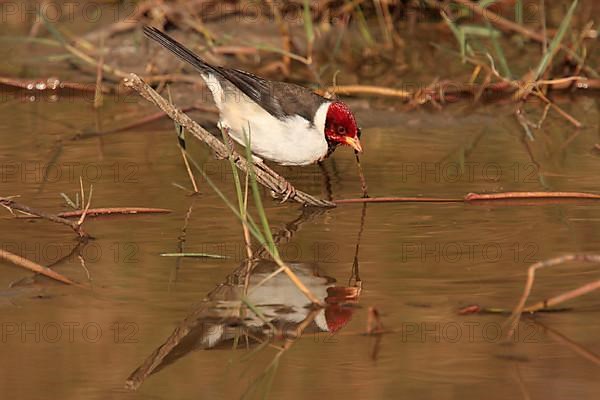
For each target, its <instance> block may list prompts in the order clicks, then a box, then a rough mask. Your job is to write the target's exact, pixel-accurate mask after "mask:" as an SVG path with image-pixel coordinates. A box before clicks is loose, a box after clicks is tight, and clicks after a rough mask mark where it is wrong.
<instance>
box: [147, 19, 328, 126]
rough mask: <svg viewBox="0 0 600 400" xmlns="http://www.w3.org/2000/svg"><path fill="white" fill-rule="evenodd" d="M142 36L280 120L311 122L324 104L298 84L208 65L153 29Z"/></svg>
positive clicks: (322, 100)
mask: <svg viewBox="0 0 600 400" xmlns="http://www.w3.org/2000/svg"><path fill="white" fill-rule="evenodd" d="M144 34H145V35H146V36H148V37H149V38H150V39H152V40H154V41H156V42H157V43H159V44H160V45H162V46H163V47H165V48H166V49H167V50H169V51H170V52H171V53H173V54H175V55H176V56H177V57H179V58H181V59H182V60H184V61H186V62H187V63H189V64H190V65H192V66H193V67H195V68H196V69H198V70H199V71H200V72H203V73H212V74H215V75H216V76H217V78H220V79H225V80H227V81H229V82H230V83H231V84H233V85H234V86H235V87H237V88H238V89H240V90H241V91H242V92H243V93H244V94H245V95H246V96H248V97H249V98H250V99H251V100H253V101H254V102H256V103H257V104H258V105H260V106H261V107H262V108H264V109H265V110H266V111H267V112H269V113H270V114H271V115H273V116H275V117H277V118H279V119H284V118H286V117H289V116H291V115H295V114H298V115H300V116H302V117H303V118H305V119H307V120H308V121H310V122H312V120H313V117H314V115H315V113H316V111H317V109H318V108H319V106H320V105H321V104H322V103H323V102H324V101H326V100H325V99H324V98H323V97H321V96H319V95H318V94H316V93H314V92H312V91H311V90H310V89H307V88H304V87H302V86H299V85H295V84H292V83H286V82H275V81H269V80H266V79H264V78H261V77H260V76H256V75H253V74H251V73H249V72H246V71H241V70H238V69H230V68H225V67H218V66H213V65H211V64H208V63H207V62H206V61H204V60H203V59H201V58H200V57H198V56H197V55H196V54H194V53H193V52H192V51H191V50H189V49H188V48H186V47H185V46H184V45H182V44H181V43H179V42H178V41H176V40H175V39H173V38H172V37H170V36H169V35H167V34H165V33H163V32H161V31H159V30H158V29H156V28H152V27H144Z"/></svg>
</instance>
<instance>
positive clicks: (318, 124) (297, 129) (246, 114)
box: [203, 74, 331, 165]
mask: <svg viewBox="0 0 600 400" xmlns="http://www.w3.org/2000/svg"><path fill="white" fill-rule="evenodd" d="M203 78H204V80H205V81H206V84H207V86H208V88H209V89H210V90H211V92H212V95H213V98H214V100H215V103H216V105H217V108H218V109H219V112H220V119H221V120H220V124H221V126H222V127H225V128H228V133H229V135H230V136H231V137H232V138H233V139H234V140H235V141H236V142H238V143H239V144H241V145H245V144H246V138H245V135H248V136H249V137H250V143H251V148H252V153H254V154H255V155H257V156H259V157H260V158H263V159H266V160H271V161H274V162H276V163H278V164H281V165H307V164H312V163H314V162H316V161H318V160H320V159H322V158H323V157H325V155H326V154H327V149H328V146H327V141H326V140H325V118H326V116H327V109H328V108H329V104H331V103H329V102H325V103H323V104H321V106H320V107H319V108H318V110H317V113H316V114H315V118H314V121H308V120H306V119H305V118H303V117H301V116H299V115H296V116H293V117H288V118H286V119H284V120H280V119H278V118H276V117H274V116H273V115H271V114H269V113H268V112H267V111H266V110H265V109H264V108H262V107H261V106H259V105H258V104H257V103H256V102H254V101H252V100H251V99H250V98H249V97H248V96H246V95H245V94H244V93H242V92H241V91H240V90H239V89H237V88H235V87H234V86H233V85H221V84H220V83H219V81H218V80H217V79H216V78H215V76H214V75H212V74H205V75H203Z"/></svg>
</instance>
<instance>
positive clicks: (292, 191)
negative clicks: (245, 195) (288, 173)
mask: <svg viewBox="0 0 600 400" xmlns="http://www.w3.org/2000/svg"><path fill="white" fill-rule="evenodd" d="M284 185H285V187H284V189H283V192H276V191H274V190H271V196H272V197H273V198H274V199H281V201H280V203H281V204H282V203H285V202H286V201H288V200H289V199H291V198H293V197H295V196H296V188H295V187H294V186H292V184H291V183H289V182H287V181H286V182H285V184H284Z"/></svg>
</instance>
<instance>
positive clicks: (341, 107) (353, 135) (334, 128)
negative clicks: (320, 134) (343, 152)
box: [325, 101, 362, 153]
mask: <svg viewBox="0 0 600 400" xmlns="http://www.w3.org/2000/svg"><path fill="white" fill-rule="evenodd" d="M325 136H326V137H327V139H328V140H329V141H330V142H333V143H336V144H347V145H349V146H351V147H352V148H354V150H356V151H358V152H359V153H360V152H362V147H361V145H360V141H359V138H360V129H359V128H358V126H357V125H356V119H354V115H353V114H352V111H350V109H349V108H348V106H347V105H346V104H344V103H342V102H341V101H335V102H333V103H331V104H330V105H329V109H328V110H327V117H326V119H325Z"/></svg>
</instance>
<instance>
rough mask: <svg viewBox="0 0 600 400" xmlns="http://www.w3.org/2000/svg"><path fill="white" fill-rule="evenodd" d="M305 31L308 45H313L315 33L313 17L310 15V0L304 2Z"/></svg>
mask: <svg viewBox="0 0 600 400" xmlns="http://www.w3.org/2000/svg"><path fill="white" fill-rule="evenodd" d="M303 18H304V30H305V31H306V41H307V43H312V42H314V40H315V31H314V29H313V23H312V15H311V13H310V2H309V1H308V0H304V13H303Z"/></svg>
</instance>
